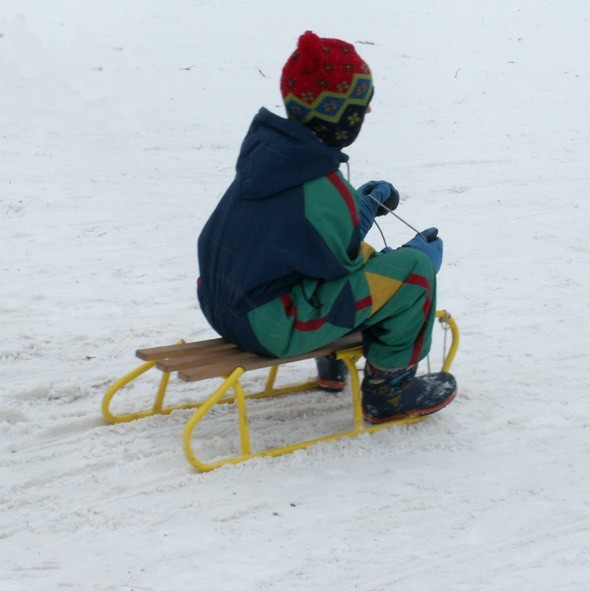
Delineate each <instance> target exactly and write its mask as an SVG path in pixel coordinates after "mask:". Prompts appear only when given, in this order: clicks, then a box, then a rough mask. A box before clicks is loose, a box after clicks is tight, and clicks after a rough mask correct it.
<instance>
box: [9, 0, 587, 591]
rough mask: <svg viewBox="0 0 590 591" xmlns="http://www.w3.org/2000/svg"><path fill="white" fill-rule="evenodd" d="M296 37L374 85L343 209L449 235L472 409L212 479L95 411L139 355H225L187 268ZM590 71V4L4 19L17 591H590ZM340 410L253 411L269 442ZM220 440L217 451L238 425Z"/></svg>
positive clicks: (175, 429) (460, 363)
mask: <svg viewBox="0 0 590 591" xmlns="http://www.w3.org/2000/svg"><path fill="white" fill-rule="evenodd" d="M306 29H313V30H314V31H316V32H317V33H318V34H320V35H323V36H331V37H341V38H344V39H347V40H350V41H353V42H356V44H357V48H358V51H359V53H360V54H361V55H362V56H363V57H364V58H365V59H366V61H367V62H368V63H369V64H370V65H371V68H372V70H373V72H374V76H375V85H376V95H375V99H374V102H373V113H372V114H371V115H370V116H369V117H368V118H367V121H366V125H365V127H364V129H363V133H362V134H361V136H360V138H359V140H358V141H357V142H356V143H355V144H354V145H353V146H352V147H351V148H350V149H349V150H348V152H349V154H350V156H351V180H352V182H353V183H354V184H357V185H359V184H361V183H362V182H364V181H365V180H368V179H370V178H387V179H389V180H391V181H392V182H393V183H394V184H396V186H397V187H398V188H399V189H400V191H401V193H402V196H403V201H402V204H401V205H400V208H399V213H400V214H401V215H402V216H404V217H405V218H407V219H408V220H409V221H410V222H411V223H412V224H414V225H417V226H420V227H428V226H431V225H437V226H438V227H439V228H440V234H441V236H442V237H443V238H444V240H445V248H446V257H445V262H444V265H443V268H442V270H441V273H440V275H439V307H444V308H447V309H449V310H450V311H451V312H452V313H453V315H454V316H455V318H456V319H457V322H458V324H459V327H460V329H461V336H462V342H461V348H460V351H459V354H458V356H457V358H456V361H455V364H454V366H453V371H454V373H455V374H456V376H457V378H458V381H459V384H460V394H459V396H458V398H457V400H456V401H455V402H454V403H453V404H452V405H451V406H449V407H448V408H447V409H445V410H444V411H442V412H440V413H438V414H437V415H434V416H432V417H430V418H429V419H428V420H427V421H424V422H422V423H419V424H417V425H413V426H406V427H394V428H391V429H388V430H385V431H381V432H379V433H377V434H374V435H371V436H362V437H358V438H354V439H350V440H341V441H339V442H336V443H331V444H325V445H320V446H316V447H314V448H310V449H309V450H306V451H302V452H297V453H295V454H292V455H289V456H285V457H282V458H277V459H260V460H254V461H250V462H247V463H245V464H240V465H237V466H234V467H227V468H222V469H220V470H217V471H214V472H211V473H208V474H198V473H196V472H194V471H193V470H192V469H191V467H190V465H189V464H188V463H187V461H186V459H185V457H184V454H183V453H182V448H181V439H180V438H181V432H182V427H183V425H184V423H185V421H186V420H187V417H188V416H189V415H188V414H187V412H176V413H174V414H173V415H171V416H169V417H155V418H151V419H145V420H142V421H136V422H134V423H129V424H123V425H116V426H107V425H105V424H104V423H103V421H102V418H101V414H100V401H101V398H102V395H103V393H104V391H105V389H106V388H107V386H108V384H109V383H110V382H111V381H112V380H114V379H116V378H117V377H119V376H121V375H122V374H124V373H125V372H127V371H128V370H129V369H131V368H132V367H134V366H135V364H136V363H137V360H136V359H135V358H134V351H135V349H136V348H138V347H142V346H151V345H159V344H164V343H171V342H174V341H176V340H177V339H178V338H185V339H191V340H192V339H199V338H207V337H211V336H214V333H213V332H212V330H211V329H210V328H209V327H208V325H207V323H206V322H205V320H204V318H203V316H202V315H201V314H200V312H199V309H198V307H197V304H196V301H195V298H194V283H195V278H196V276H197V269H196V261H195V240H196V237H197V235H198V233H199V231H200V229H201V227H202V226H203V224H204V222H205V220H206V219H207V216H208V214H209V213H210V212H211V210H212V209H213V207H214V206H215V203H216V201H217V199H218V198H219V196H220V195H221V194H222V193H223V191H224V190H225V188H226V185H227V184H228V182H229V181H230V180H231V178H232V171H233V166H234V162H235V157H236V154H237V149H238V146H239V144H240V142H241V139H242V136H243V134H244V133H245V131H246V129H247V127H248V125H249V123H250V119H251V117H252V116H253V115H254V113H255V112H256V110H257V109H258V108H259V107H260V106H262V105H265V106H267V107H268V108H270V109H271V110H273V111H275V112H277V113H282V106H281V100H280V93H279V90H278V77H279V75H280V69H281V67H282V64H283V63H284V61H285V60H286V58H287V57H288V55H289V54H290V53H291V51H292V50H293V48H294V47H295V43H296V39H297V37H298V35H299V34H301V33H302V32H303V31H305V30H306ZM589 56H590V4H589V3H588V2H586V1H585V0H569V1H566V2H559V1H558V0H547V1H545V2H539V1H537V0H499V1H497V2H470V1H468V0H450V1H446V2H438V3H435V2H430V1H427V0H415V1H413V2H406V3H402V2H382V1H377V0H365V2H362V3H361V2H341V1H334V0H326V1H324V2H311V1H309V0H301V1H300V2H298V3H296V4H293V3H292V2H285V1H282V0H280V1H279V0H277V1H274V2H271V1H270V0H251V1H249V2H244V1H232V0H215V1H214V0H201V1H197V0H190V1H189V0H178V1H177V2H172V3H171V2H164V1H163V0H128V1H126V2H117V1H116V0H102V1H101V2H92V1H90V0H86V1H84V0H82V1H74V0H70V1H66V0H54V1H44V0H36V1H35V0H3V1H2V6H1V8H0V224H1V228H2V229H1V237H2V254H1V262H0V268H1V273H2V274H1V292H0V321H1V327H2V328H1V330H2V339H1V342H0V363H1V366H0V367H1V372H2V374H1V380H0V428H1V437H0V454H1V456H0V457H1V467H2V474H1V482H0V487H1V489H0V508H1V514H0V557H1V558H0V589H1V590H2V591H21V590H23V591H24V590H26V591H36V590H43V591H47V590H67V589H75V590H84V591H86V590H96V591H98V590H100V591H106V590H113V591H114V590H116V591H131V590H135V591H147V590H150V591H151V590H153V591H156V590H157V591H179V590H185V589H186V590H194V589H199V590H201V589H203V590H209V589H221V590H224V591H225V590H228V591H233V590H236V591H242V590H251V589H257V590H258V589H260V590H262V589H267V590H268V589H277V590H283V589H311V590H322V591H332V590H334V591H348V590H355V589H360V590H362V591H383V590H398V589H400V590H401V589H403V590H412V591H413V590H418V591H420V590H436V591H447V590H449V591H450V590H452V591H457V590H468V591H471V590H480V589H481V590H483V589H485V590H506V589H510V590H511V589H515V590H516V589H518V590H519V591H529V590H531V591H532V590H535V591H538V590H549V589H551V590H555V589H559V590H562V589H568V590H569V589H571V590H576V591H578V590H581V589H588V588H590V556H589V548H590V505H589V503H590V500H589V499H590V467H589V466H590V462H589V452H590V437H589V428H588V427H589V419H588V414H589V411H590V406H589V403H588V393H589V390H590V381H589V378H588V366H589V360H590V350H589V341H588V335H589V331H590V326H589V322H588V317H589V316H588V303H589V299H588V293H589V291H590V265H589V261H590V246H589V237H588V227H589V224H590V216H589V212H590V203H589V199H588V183H589V182H590V164H589V162H590V116H589V105H590V68H589V60H588V58H589ZM380 219H381V220H382V223H381V226H382V228H383V230H384V232H385V234H386V236H387V238H388V241H389V243H390V244H392V245H395V244H399V243H401V242H402V241H406V240H407V239H408V238H409V237H411V235H412V233H411V232H409V231H408V230H407V229H406V228H405V227H404V226H403V225H402V224H400V223H399V222H397V221H396V220H395V219H394V218H393V217H390V218H389V219H386V218H380ZM369 238H370V241H371V242H373V243H374V244H375V245H376V246H381V244H382V241H381V237H380V236H379V234H378V233H377V232H376V231H372V233H371V235H370V237H369ZM312 372H313V367H312V366H311V365H309V364H307V365H306V364H302V365H292V366H289V368H288V369H287V370H286V376H287V377H289V376H290V377H291V378H297V377H307V376H308V375H311V373H312ZM254 379H255V378H254ZM149 385H150V384H149V383H148V382H147V381H146V383H142V384H141V385H140V386H138V387H137V388H135V389H134V390H133V391H131V393H130V399H132V398H133V396H137V397H138V398H141V397H142V396H143V395H144V392H145V393H147V392H148V390H149V388H148V386H149ZM183 387H184V388H185V390H182V392H181V394H177V395H178V396H181V395H182V396H184V395H185V394H184V393H186V392H188V390H186V385H183ZM179 388H180V386H179ZM183 392H184V393H183ZM205 392H206V386H205V385H203V384H196V385H194V386H193V387H192V393H193V395H198V396H202V395H204V394H205ZM131 394H133V396H131ZM145 395H147V394H145ZM346 409H347V400H346V397H341V398H339V397H332V398H328V397H326V396H320V395H318V394H310V395H308V396H307V397H303V398H302V397H298V398H297V399H294V400H290V401H288V402H283V403H281V405H275V404H274V403H272V402H270V403H267V405H266V406H265V405H263V404H258V405H256V406H255V409H254V412H253V418H254V419H255V422H256V421H258V423H259V425H260V427H261V429H260V430H259V432H258V435H257V438H256V439H255V445H258V446H262V445H264V444H265V442H267V441H271V440H272V441H274V439H276V438H277V437H278V436H279V435H280V436H284V437H285V438H286V440H287V441H288V440H289V437H291V436H292V435H293V434H294V433H295V432H298V433H300V434H301V433H303V434H305V433H306V432H307V431H309V430H313V429H320V428H322V427H326V428H328V429H329V428H330V427H331V426H332V424H333V423H334V422H338V421H346V418H347V416H348V415H347V414H346ZM297 430H298V431H297ZM204 438H205V439H207V440H208V441H209V444H210V445H213V448H214V449H217V448H219V450H220V451H222V450H223V449H229V447H230V446H231V445H232V444H233V441H234V436H233V431H232V430H231V429H230V427H229V417H227V416H226V415H225V414H224V413H219V414H218V415H216V416H215V417H213V418H212V419H211V424H209V426H208V431H207V432H206V434H205V436H204ZM204 443H205V442H204Z"/></svg>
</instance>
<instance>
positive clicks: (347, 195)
mask: <svg viewBox="0 0 590 591" xmlns="http://www.w3.org/2000/svg"><path fill="white" fill-rule="evenodd" d="M326 177H327V179H328V180H329V181H330V182H331V183H332V184H333V185H334V187H336V190H337V191H338V193H340V195H342V198H343V199H344V201H345V202H346V206H347V207H348V212H349V213H350V218H351V219H352V223H353V225H355V226H358V225H359V214H358V211H357V209H356V203H355V201H354V197H353V196H352V194H351V192H350V191H349V189H348V187H347V186H346V185H345V184H344V181H343V180H342V178H341V177H340V175H338V174H337V173H335V172H332V173H330V174H328V175H326Z"/></svg>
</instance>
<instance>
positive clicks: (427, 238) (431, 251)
mask: <svg viewBox="0 0 590 591" xmlns="http://www.w3.org/2000/svg"><path fill="white" fill-rule="evenodd" d="M437 234H438V229H437V228H428V230H424V231H423V232H422V233H421V234H416V236H414V238H412V239H411V240H410V241H409V242H406V243H405V244H404V245H403V246H404V247H406V246H407V247H409V248H415V249H417V250H419V251H421V252H423V253H424V254H425V255H427V256H428V257H429V258H430V260H431V261H432V264H433V265H434V272H435V273H438V271H439V269H440V266H441V264H442V257H443V241H442V240H441V239H440V238H438V237H437Z"/></svg>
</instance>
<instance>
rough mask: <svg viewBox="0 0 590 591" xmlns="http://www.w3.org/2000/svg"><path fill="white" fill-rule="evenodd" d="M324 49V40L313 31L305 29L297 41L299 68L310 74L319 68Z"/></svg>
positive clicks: (303, 72) (302, 71)
mask: <svg viewBox="0 0 590 591" xmlns="http://www.w3.org/2000/svg"><path fill="white" fill-rule="evenodd" d="M321 51H322V40H321V39H320V38H319V37H318V36H317V35H316V34H315V33H314V32H312V31H305V33H303V35H301V37H299V42H298V43H297V52H298V54H299V55H298V60H299V69H300V71H301V73H302V74H309V73H311V72H313V71H314V70H316V69H317V67H318V61H319V58H320V55H321Z"/></svg>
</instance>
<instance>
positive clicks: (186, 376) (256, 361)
mask: <svg viewBox="0 0 590 591" xmlns="http://www.w3.org/2000/svg"><path fill="white" fill-rule="evenodd" d="M361 345H362V337H361V335H360V334H355V335H347V336H346V337H343V338H342V339H339V340H338V341H335V342H334V343H331V344H330V345H327V346H325V347H321V348H320V349H316V350H315V351H310V352H308V353H303V354H301V355H294V356H292V357H286V358H276V357H262V356H260V355H254V354H248V353H246V352H244V351H241V350H240V349H237V347H236V349H237V353H236V354H235V355H231V354H229V352H227V353H228V354H225V355H223V356H222V357H217V356H210V357H208V358H207V359H201V360H198V362H196V363H195V365H194V366H192V367H191V366H190V363H188V364H187V365H185V367H184V368H182V369H180V371H179V373H178V375H179V377H180V379H182V380H185V381H187V382H195V381H198V380H204V379H207V378H213V377H219V376H224V375H229V374H230V373H231V372H232V371H233V370H234V369H236V367H241V368H243V369H244V370H245V371H249V370H253V369H263V368H266V367H272V366H273V365H281V364H283V363H292V362H294V361H303V360H305V359H313V358H315V357H322V356H323V355H329V354H330V353H333V352H334V351H343V350H345V349H352V348H356V347H360V346H361ZM195 361H197V360H195Z"/></svg>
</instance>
